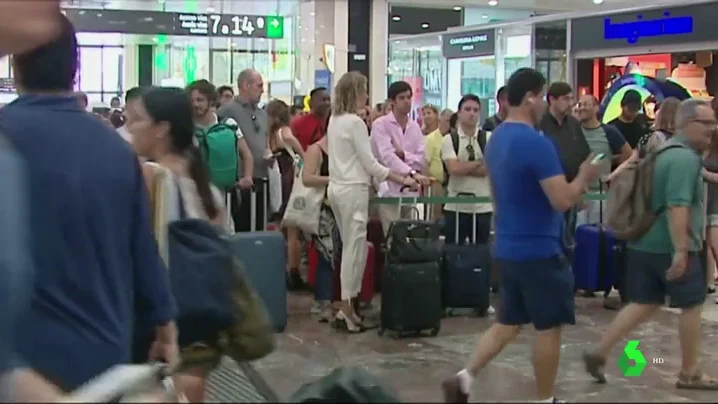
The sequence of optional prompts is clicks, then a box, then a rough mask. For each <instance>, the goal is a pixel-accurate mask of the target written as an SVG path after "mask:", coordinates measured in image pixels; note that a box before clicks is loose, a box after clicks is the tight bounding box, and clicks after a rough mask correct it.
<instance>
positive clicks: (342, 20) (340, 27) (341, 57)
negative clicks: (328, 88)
mask: <svg viewBox="0 0 718 404" xmlns="http://www.w3.org/2000/svg"><path fill="white" fill-rule="evenodd" d="M319 3H321V4H324V3H332V4H334V18H333V19H332V25H333V29H334V47H335V52H336V57H335V58H334V77H336V80H338V79H339V77H341V76H342V75H344V73H346V72H347V71H348V69H349V63H348V61H349V31H348V30H347V26H348V21H349V0H334V1H331V2H327V1H321V0H320V1H319ZM336 80H332V81H333V82H336ZM332 85H333V84H332Z"/></svg>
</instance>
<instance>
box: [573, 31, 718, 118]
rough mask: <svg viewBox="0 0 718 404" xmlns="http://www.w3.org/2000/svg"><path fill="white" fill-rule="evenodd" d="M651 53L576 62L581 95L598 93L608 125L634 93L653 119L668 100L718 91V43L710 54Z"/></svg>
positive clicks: (710, 95)
mask: <svg viewBox="0 0 718 404" xmlns="http://www.w3.org/2000/svg"><path fill="white" fill-rule="evenodd" d="M652 51H655V53H642V54H628V55H626V54H623V55H622V54H620V53H617V54H615V55H610V56H605V57H593V58H591V57H588V58H577V59H576V65H575V66H576V70H575V80H576V89H577V92H578V95H584V94H593V95H594V96H596V98H598V99H599V100H600V101H601V114H602V118H601V119H602V121H603V122H604V123H607V122H610V121H611V120H613V119H614V118H616V117H618V115H620V113H621V99H622V97H623V94H624V93H625V92H626V91H628V90H630V89H633V90H636V91H638V92H639V93H640V94H641V97H642V99H643V102H642V105H643V108H642V111H641V112H642V113H643V114H644V115H645V116H646V118H647V119H648V120H649V121H652V120H653V119H654V118H655V110H656V105H657V104H660V103H661V102H662V101H663V100H664V99H665V98H667V97H676V98H678V99H680V100H683V99H686V98H700V99H704V100H712V98H713V97H714V96H715V94H716V92H718V43H716V45H715V47H713V49H708V50H697V51H690V50H688V51H685V50H681V51H675V50H673V49H665V50H663V49H660V48H656V49H652Z"/></svg>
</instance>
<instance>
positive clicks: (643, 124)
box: [608, 114, 649, 149]
mask: <svg viewBox="0 0 718 404" xmlns="http://www.w3.org/2000/svg"><path fill="white" fill-rule="evenodd" d="M608 124H609V125H613V126H614V127H615V128H616V129H618V131H619V132H621V134H622V135H623V138H624V139H626V142H628V144H629V145H631V148H632V149H635V148H636V146H637V145H638V142H639V140H640V139H641V138H642V137H643V136H644V135H646V134H647V133H648V132H649V127H648V121H647V120H646V117H645V115H643V114H639V115H638V116H637V117H636V119H634V120H633V122H624V121H622V120H621V119H620V118H616V119H614V120H612V121H611V122H609V123H608Z"/></svg>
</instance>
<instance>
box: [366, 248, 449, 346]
mask: <svg viewBox="0 0 718 404" xmlns="http://www.w3.org/2000/svg"><path fill="white" fill-rule="evenodd" d="M382 284H383V285H384V291H383V292H382V294H381V323H380V326H379V335H383V334H384V332H385V331H389V332H392V334H393V335H394V336H395V337H397V338H402V337H405V336H417V335H420V334H421V333H422V332H424V331H429V332H430V333H431V336H436V335H437V334H438V333H439V330H441V318H442V317H443V310H442V307H441V271H440V269H439V264H438V263H437V262H436V261H434V262H421V263H411V264H403V263H395V262H387V265H386V268H385V270H384V279H383V280H382Z"/></svg>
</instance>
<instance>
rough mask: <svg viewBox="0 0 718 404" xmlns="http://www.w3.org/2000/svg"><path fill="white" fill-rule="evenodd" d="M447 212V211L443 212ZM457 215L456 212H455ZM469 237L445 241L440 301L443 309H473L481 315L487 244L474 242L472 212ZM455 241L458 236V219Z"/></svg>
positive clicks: (487, 277) (487, 282)
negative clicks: (471, 235)
mask: <svg viewBox="0 0 718 404" xmlns="http://www.w3.org/2000/svg"><path fill="white" fill-rule="evenodd" d="M447 214H450V213H449V212H447ZM457 216H458V213H457ZM473 219H474V220H473V231H472V234H473V237H474V238H473V239H472V240H471V243H470V244H463V245H460V244H445V245H444V251H443V259H442V282H441V283H442V304H443V306H444V309H445V310H446V313H447V314H448V315H450V314H451V312H452V309H474V310H475V311H476V313H477V314H478V315H479V316H481V317H484V316H486V314H487V313H488V310H489V305H490V294H491V263H492V259H491V247H490V246H489V245H486V244H483V245H477V244H476V216H475V215H474V218H473ZM456 222H457V226H456V241H457V243H460V242H461V241H462V240H458V238H459V236H458V234H459V221H458V220H457V221H456Z"/></svg>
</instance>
